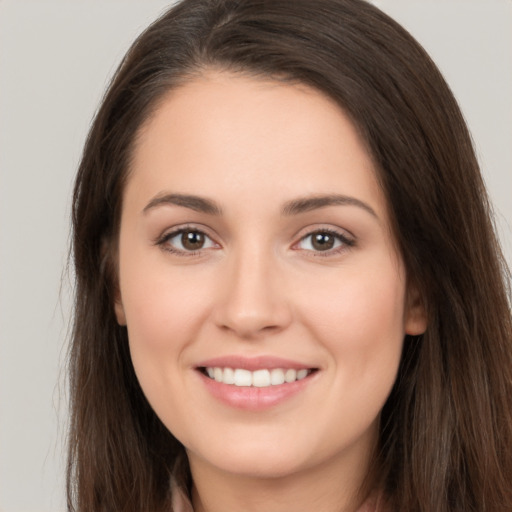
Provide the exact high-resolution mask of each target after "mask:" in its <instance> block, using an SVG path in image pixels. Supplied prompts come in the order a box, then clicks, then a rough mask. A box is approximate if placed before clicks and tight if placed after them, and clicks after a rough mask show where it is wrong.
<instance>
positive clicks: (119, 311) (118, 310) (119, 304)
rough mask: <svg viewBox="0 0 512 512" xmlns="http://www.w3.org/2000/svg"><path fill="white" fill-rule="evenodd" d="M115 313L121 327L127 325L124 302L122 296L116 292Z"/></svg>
mask: <svg viewBox="0 0 512 512" xmlns="http://www.w3.org/2000/svg"><path fill="white" fill-rule="evenodd" d="M114 311H115V314H116V319H117V323H118V324H119V325H126V315H125V313H124V307H123V301H122V300H121V294H120V293H119V291H118V292H116V298H115V301H114Z"/></svg>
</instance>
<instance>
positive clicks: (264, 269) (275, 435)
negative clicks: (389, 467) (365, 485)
mask: <svg viewBox="0 0 512 512" xmlns="http://www.w3.org/2000/svg"><path fill="white" fill-rule="evenodd" d="M123 201H124V202H123V210H122V218H121V228H120V237H119V253H118V258H119V261H118V264H119V300H118V302H117V303H116V314H117V318H118V321H119V323H121V324H126V326H127V329H128V337H129V344H130V351H131V355H132V359H133V364H134V367H135V371H136V374H137V377H138V379H139V381H140V384H141V386H142V389H143V390H144V393H145V395H146V396H147V398H148V400H149V402H150V404H151V405H152V407H153V408H154V410H155V412H156V414H157V415H158V416H159V417H160V418H161V420H162V421H163V423H164V424H165V425H166V426H167V427H168V429H169V430H170V431H171V432H172V433H173V434H174V435H175V436H176V437H177V438H178V439H179V440H180V441H181V442H182V443H183V444H184V446H185V447H186V450H187V453H188V456H189V459H190V462H191V466H192V469H193V471H194V470H197V471H199V470H200V469H201V468H206V467H208V468H210V469H211V470H216V471H220V472H224V473H226V474H243V475H248V476H265V477H276V476H283V475H291V474H294V473H297V472H303V471H306V472H307V471H313V470H314V469H315V468H320V467H322V466H327V465H330V466H332V465H335V466H337V467H339V468H342V467H347V468H348V467H350V468H352V469H353V468H354V467H358V466H360V467H363V466H364V464H366V461H367V460H368V453H369V451H370V449H371V447H372V446H373V443H374V442H375V440H376V431H377V430H376V429H377V422H378V417H379V412H380V410H381V408H382V406H383V404H384V402H385V400H386V398H387V396H388V394H389V392H390V390H391V387H392V385H393V382H394V380H395V376H396V373H397V368H398V364H399V360H400V355H401V350H402V343H403V339H404V335H405V334H406V333H409V334H418V333H419V332H422V330H423V329H424V315H423V312H422V310H421V307H420V306H418V305H417V304H416V302H417V301H416V300H415V299H414V297H412V295H414V294H411V293H407V286H406V276H405V272H404V267H403V264H402V261H401V258H400V256H399V254H398V253H397V250H396V248H395V244H394V240H393V236H392V234H391V231H390V225H389V220H388V214H387V207H386V202H385V199H384V196H383V193H382V191H381V190H380V188H379V185H378V183H377V180H376V176H375V169H374V166H373V164H372V160H371V158H370V157H369V155H368V153H367V151H366V150H365V147H364V145H363V144H362V142H361V140H360V139H359V137H358V135H357V132H356V130H355V128H354V126H353V124H352V123H351V122H350V120H349V119H348V117H347V116H346V115H345V114H344V112H343V111H342V110H341V109H340V108H339V107H338V106H337V105H336V104H334V103H333V102H332V101H331V100H330V99H328V98H326V97H325V96H324V95H322V94H320V93H319V92H317V91H315V90H312V89H310V88H307V87H306V86H299V85H290V84H283V83H278V82H272V81H263V80H262V79H258V78H249V77H244V76H235V75H231V74H228V73H213V72H212V73H210V74H207V75H205V76H203V77H201V78H197V79H196V80H195V81H193V82H190V83H188V84H186V85H183V86H181V87H180V88H178V89H176V90H173V91H171V92H170V93H169V94H168V96H167V97H166V98H165V101H163V103H162V104H161V105H160V107H159V108H158V110H157V111H156V113H155V115H154V116H153V117H151V119H150V120H149V121H148V122H147V123H146V125H145V126H144V127H143V129H142V131H141V134H140V137H139V139H138V142H137V146H136V148H135V153H134V160H133V166H132V169H131V172H130V175H129V179H128V181H127V185H126V188H125V192H124V197H123ZM411 297H412V298H411ZM228 441H229V442H228Z"/></svg>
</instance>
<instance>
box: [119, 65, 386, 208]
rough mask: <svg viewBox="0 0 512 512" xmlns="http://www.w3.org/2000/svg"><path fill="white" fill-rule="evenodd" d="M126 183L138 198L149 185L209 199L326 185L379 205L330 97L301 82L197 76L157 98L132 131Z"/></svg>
mask: <svg viewBox="0 0 512 512" xmlns="http://www.w3.org/2000/svg"><path fill="white" fill-rule="evenodd" d="M130 182H132V183H133V187H134V188H136V189H137V190H138V191H139V192H141V191H142V190H146V189H147V194H151V193H153V194H155V193H157V192H159V191H158V190H156V189H157V188H159V187H160V188H162V187H164V188H165V187H167V188H172V189H175V188H178V189H180V190H178V191H179V192H183V193H195V192H197V189H198V188H204V189H205V190H206V191H207V192H208V193H215V191H216V190H218V189H219V185H220V184H222V183H229V184H230V186H231V188H232V189H233V188H235V189H236V188H238V190H239V191H241V190H242V189H244V188H251V189H252V190H253V191H254V192H255V194H256V192H257V191H258V190H260V191H261V192H262V193H263V194H264V193H265V190H266V192H267V193H268V192H270V191H272V196H275V195H276V194H275V191H276V189H278V190H280V191H282V192H283V195H285V194H288V195H301V196H302V195H304V193H329V192H333V190H331V189H333V188H336V189H338V190H336V192H338V193H347V194H348V193H351V194H357V195H359V196H363V197H361V199H362V200H370V199H371V200H372V201H373V202H375V201H376V202H378V203H381V204H379V205H377V209H379V208H380V209H382V208H384V207H385V205H384V204H383V197H382V192H381V190H380V187H379V186H378V184H377V180H376V175H375V169H374V165H373V161H372V158H371V156H370V155H369V153H368V151H367V150H366V148H365V145H364V144H363V142H362V140H361V138H360V137H359V134H358V132H357V129H356V127H355V126H354V124H353V123H352V122H351V120H350V119H349V118H348V116H347V115H346V114H345V112H344V111H343V110H342V109H341V108H340V107H339V106H338V105H337V104H336V103H335V102H334V101H333V100H332V99H331V98H329V97H327V96H326V95H324V94H322V93H320V92H319V91H317V90H316V89H313V88H311V87H308V86H306V85H303V84H290V83H284V82H280V81H271V80H267V79H262V78H255V77H250V76H246V75H240V74H231V73H227V72H215V73H214V72H211V73H208V74H205V75H203V76H200V77H197V78H195V79H193V80H192V81H190V82H188V83H186V84H184V85H181V86H179V87H178V88H176V89H173V90H171V91H170V92H169V93H168V94H167V95H166V96H165V97H164V98H163V99H162V100H161V102H160V103H159V105H158V107H157V109H156V110H155V112H154V113H153V115H152V116H151V118H150V119H149V120H148V121H147V122H146V123H145V124H144V126H143V127H142V129H141V130H140V133H139V136H138V138H137V144H136V146H135V148H134V154H133V160H132V168H131V176H130V179H129V183H128V185H129V188H130ZM340 189H343V190H340ZM365 196H366V197H365ZM285 199H286V198H284V197H283V200H285Z"/></svg>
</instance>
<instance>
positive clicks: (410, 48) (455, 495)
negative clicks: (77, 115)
mask: <svg viewBox="0 0 512 512" xmlns="http://www.w3.org/2000/svg"><path fill="white" fill-rule="evenodd" d="M73 222H74V224H73V225H74V247H73V248H74V257H75V267H76V275H77V289H76V297H77V298H76V316H75V327H74V335H73V345H72V352H71V389H72V404H71V406H72V422H71V434H70V454H69V474H68V490H69V508H70V510H77V511H86V510H87V511H89V510H90V511H92V510H94V511H99V510H116V511H119V510H126V511H131V510H133V511H140V510H148V511H159V510H175V511H177V510H195V511H196V512H200V511H214V510H224V511H226V510H227V511H229V510H273V511H276V512H277V511H279V510H290V509H292V508H294V509H298V510H313V509H314V510H322V511H326V512H328V511H331V510H332V511H335V510H336V511H355V510H361V511H363V510H366V511H370V510H371V511H377V510H378V511H381V512H382V511H387V510H392V511H395V510H397V511H398V510H400V511H413V510H421V511H429V512H430V511H436V512H437V511H468V510H475V511H481V510H491V511H504V510H510V509H511V507H512V489H511V486H510V483H509V482H510V481H511V478H512V461H511V457H510V455H509V454H510V453H511V449H512V407H511V405H512V404H511V401H512V398H511V397H512V389H511V388H512V347H511V343H512V341H511V340H512V327H511V317H510V309H509V303H508V300H507V295H506V290H505V289H506V285H505V283H507V279H508V274H507V273H506V272H507V271H506V266H505V264H504V262H503V260H502V258H501V254H500V250H499V247H498V244H497V242H496V239H495V236H494V233H493V229H492V222H491V220H490V215H489V206H488V203H487V199H486V193H485V189H484V186H483V183H482V180H481V177H480V174H479V170H478V165H477V162H476V158H475V155H474V152H473V149H472V145H471V141H470V136H469V134H468V132H467V129H466V126H465V124H464V121H463V119H462V116H461V114H460V111H459V109H458V107H457V104H456V102H455V100H454V98H453V96H452V94H451V93H450V91H449V89H448V87H447V85H446V84H445V82H444V80H443V79H442V77H441V76H440V74H439V72H438V71H437V69H436V68H435V66H434V64H433V63H432V62H431V61H430V59H429V58H428V56H427V55H426V54H425V52H424V51H423V50H422V49H421V47H419V45H418V44H417V43H416V42H415V41H414V40H413V39H412V38H411V36H409V35H408V34H407V33H406V32H405V31H404V30H403V29H402V28H401V27H399V26H398V25H397V24H396V23H395V22H393V21H392V20H390V19H389V18H388V17H387V16H385V15H384V14H382V13H381V12H380V11H378V10H377V9H376V8H374V7H372V6H371V5H368V4H367V3H366V2H363V1H359V0H320V1H317V2H310V1H307V0H300V1H294V2H288V1H285V0H282V1H281V0H274V1H272V2H261V1H228V0H215V1H206V0H190V1H187V0H186V1H184V2H181V3H179V4H178V5H177V6H176V7H174V8H172V9H171V10H170V11H169V12H168V13H166V14H165V15H164V16H162V18H161V19H159V20H158V21H156V22H155V23H154V24H153V25H152V26H151V27H149V28H148V29H147V30H146V32H144V33H143V34H142V35H141V36H140V37H139V39H138V40H137V41H136V42H135V44H134V45H133V47H132V48H131V49H130V51H129V52H128V54H127V56H126V58H125V60H124V61H123V63H122V64H121V66H120V68H119V70H118V72H117V74H116V76H115V77H114V79H113V81H112V84H111V85H110V87H109V90H108V92H107V94H106V96H105V99H104V101H103V104H102V106H101V108H100V110H99V112H98V114H97V116H96V119H95V121H94V123H93V126H92V129H91V132H90V135H89V138H88V141H87V143H86V147H85V150H84V155H83V159H82V162H81V165H80V169H79V173H78V177H77V182H76V188H75V195H74V211H73ZM192 507H193V508H192Z"/></svg>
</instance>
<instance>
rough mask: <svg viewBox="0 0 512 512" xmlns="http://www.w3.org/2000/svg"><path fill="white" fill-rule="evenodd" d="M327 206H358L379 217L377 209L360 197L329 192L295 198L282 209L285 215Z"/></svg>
mask: <svg viewBox="0 0 512 512" xmlns="http://www.w3.org/2000/svg"><path fill="white" fill-rule="evenodd" d="M327 206H357V207H359V208H362V209H363V210H365V211H366V212H368V213H369V214H370V215H372V216H373V217H375V218H376V219H378V216H377V214H376V213H375V210H374V209H373V208H372V207H371V206H370V205H368V204H366V203H365V202H363V201H361V200H360V199H356V198H355V197H351V196H344V195H339V194H329V195H325V196H324V195H322V196H312V197H304V198H299V199H293V200H292V201H288V202H287V203H285V205H284V206H283V209H282V214H283V215H297V214H299V213H304V212H309V211H311V210H317V209H319V208H325V207H327Z"/></svg>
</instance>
